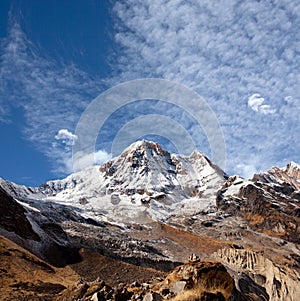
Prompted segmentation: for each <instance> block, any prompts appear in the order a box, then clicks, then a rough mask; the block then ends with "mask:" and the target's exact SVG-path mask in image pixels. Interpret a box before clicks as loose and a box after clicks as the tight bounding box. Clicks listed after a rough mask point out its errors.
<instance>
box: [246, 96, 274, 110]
mask: <svg viewBox="0 0 300 301" xmlns="http://www.w3.org/2000/svg"><path fill="white" fill-rule="evenodd" d="M264 102H265V99H264V98H263V97H261V95H260V94H258V93H255V94H253V95H251V96H250V97H249V98H248V106H249V107H250V108H251V109H252V110H253V111H255V112H260V113H262V114H264V115H268V114H274V113H276V109H273V108H272V107H271V106H270V105H266V104H263V103H264Z"/></svg>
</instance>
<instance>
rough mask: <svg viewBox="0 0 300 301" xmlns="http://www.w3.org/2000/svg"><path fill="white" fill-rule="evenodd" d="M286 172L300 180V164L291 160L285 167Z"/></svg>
mask: <svg viewBox="0 0 300 301" xmlns="http://www.w3.org/2000/svg"><path fill="white" fill-rule="evenodd" d="M285 172H286V173H287V174H288V175H289V176H292V177H294V178H296V179H298V180H300V165H299V164H297V163H295V162H293V161H291V162H290V163H289V164H287V166H286V168H285Z"/></svg>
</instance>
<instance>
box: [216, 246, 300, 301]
mask: <svg viewBox="0 0 300 301" xmlns="http://www.w3.org/2000/svg"><path fill="white" fill-rule="evenodd" d="M215 258H216V259H218V260H220V259H221V260H222V262H223V263H224V264H226V265H227V266H229V267H230V268H232V269H233V270H234V271H235V272H236V276H235V280H236V285H237V287H238V289H239V291H241V292H242V293H244V294H245V295H246V296H247V295H249V296H251V294H255V295H256V296H261V297H260V298H259V299H258V300H296V299H295V298H296V296H300V286H299V281H300V274H299V273H298V272H297V271H296V270H295V269H290V268H287V267H282V266H280V265H277V264H276V263H273V262H272V261H270V260H269V259H267V258H265V257H264V256H263V255H262V254H259V253H256V252H253V251H251V250H246V249H236V248H224V249H221V250H219V251H218V252H217V253H216V254H215Z"/></svg>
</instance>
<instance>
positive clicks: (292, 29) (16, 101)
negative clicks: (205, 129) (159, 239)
mask: <svg viewBox="0 0 300 301" xmlns="http://www.w3.org/2000/svg"><path fill="white" fill-rule="evenodd" d="M299 71H300V4H299V3H298V1H297V0H283V1H277V0H274V1H242V0H225V1H209V0H203V1H188V0H186V1H180V0H172V1H167V0H128V1H117V0H116V1H106V0H101V1H100V0H98V1H97V0H94V1H92V0H86V1H84V0H81V1H79V0H78V1H76V0H72V1H66V0H60V1H58V0H44V1H38V0H26V1H25V0H23V1H22V0H18V1H14V0H11V1H8V0H1V1H0V135H1V148H0V177H2V178H5V179H9V180H12V181H15V182H17V183H22V184H27V185H38V184H41V183H42V182H44V181H46V180H48V179H51V178H57V177H62V176H64V175H66V174H68V173H70V172H71V167H70V166H71V164H70V162H71V159H72V157H71V150H72V144H73V143H74V141H75V140H76V136H75V130H76V125H77V123H78V121H79V118H80V116H81V114H82V113H83V112H84V110H85V108H86V107H87V105H88V104H89V103H90V102H91V100H92V99H94V98H95V97H96V96H97V95H98V94H99V93H101V92H103V91H105V90H106V89H107V88H109V87H112V86H114V85H116V84H118V83H122V82H125V81H128V80H132V79H138V78H142V77H157V78H165V79H168V80H173V81H176V82H178V83H181V84H183V85H185V86H187V87H189V88H191V89H194V90H195V91H197V93H199V94H200V95H201V96H202V97H203V98H204V99H205V100H206V102H207V103H208V104H209V105H210V107H211V108H212V110H213V111H214V112H215V114H216V116H217V118H218V120H219V123H220V126H221V127H222V130H223V133H224V138H225V142H226V149H227V167H226V171H227V172H228V173H230V174H233V173H238V174H241V175H243V176H246V177H247V176H250V175H251V174H252V173H254V172H257V171H259V170H264V169H267V168H270V167H271V166H273V165H277V166H284V165H285V164H286V163H288V162H289V161H292V160H293V161H296V162H300V154H299V147H300V138H299V132H300V122H299V112H300V72H299ZM161 108H162V106H161V105H158V104H157V103H155V102H153V103H152V104H151V105H150V107H149V108H145V103H143V102H137V103H135V104H133V105H131V106H128V107H124V108H122V109H120V110H119V111H118V112H116V113H115V114H113V115H112V116H111V118H110V120H108V122H107V124H106V125H105V127H104V128H103V130H102V133H103V139H102V140H101V141H100V142H99V143H98V145H97V155H98V159H99V161H103V160H105V159H107V158H109V152H110V148H109V145H110V143H111V141H112V140H113V138H114V135H115V134H116V133H117V131H118V129H120V128H121V127H122V126H123V125H124V124H125V123H126V122H128V121H129V120H130V118H135V117H137V116H138V115H142V114H150V113H152V114H153V113H155V114H158V113H162V109H161ZM165 109H166V108H164V110H163V111H166V110H165ZM169 112H171V113H169V116H171V117H172V118H173V119H174V120H177V121H178V122H180V123H182V124H183V125H184V126H185V127H186V128H187V130H188V131H189V132H190V134H191V136H192V137H193V138H194V139H195V140H196V144H197V146H198V148H199V149H200V150H202V151H204V152H205V153H208V154H209V146H208V145H207V139H206V138H205V137H204V135H203V133H201V129H199V127H198V126H197V125H195V124H194V123H193V122H192V121H191V122H187V121H186V120H187V119H186V115H184V114H182V113H180V112H178V111H176V110H173V111H172V110H169ZM137 138H138V137H137ZM161 142H162V143H164V144H165V146H166V147H168V146H169V145H170V143H168V142H167V140H164V139H162V140H161Z"/></svg>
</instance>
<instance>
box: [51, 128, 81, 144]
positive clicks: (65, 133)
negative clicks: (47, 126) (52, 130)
mask: <svg viewBox="0 0 300 301" xmlns="http://www.w3.org/2000/svg"><path fill="white" fill-rule="evenodd" d="M54 138H55V139H56V140H61V142H62V143H63V144H65V145H67V146H72V145H74V143H75V141H76V140H77V139H78V137H77V136H76V135H75V134H72V133H71V132H70V131H69V130H67V129H61V130H59V131H58V133H57V134H56V135H55V136H54Z"/></svg>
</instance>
